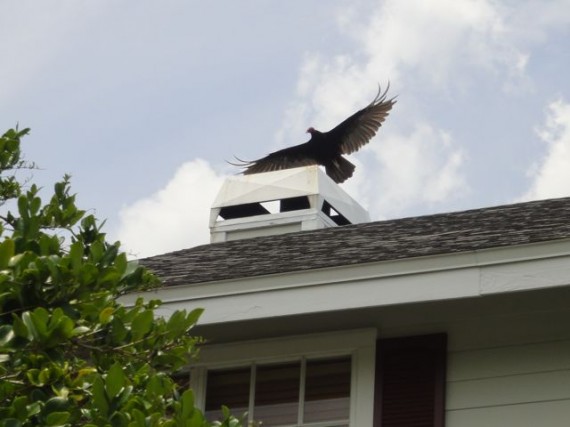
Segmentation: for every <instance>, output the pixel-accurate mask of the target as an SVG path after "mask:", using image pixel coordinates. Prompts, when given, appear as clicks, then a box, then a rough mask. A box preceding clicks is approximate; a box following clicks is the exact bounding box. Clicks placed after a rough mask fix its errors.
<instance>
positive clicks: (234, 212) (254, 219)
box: [210, 166, 370, 243]
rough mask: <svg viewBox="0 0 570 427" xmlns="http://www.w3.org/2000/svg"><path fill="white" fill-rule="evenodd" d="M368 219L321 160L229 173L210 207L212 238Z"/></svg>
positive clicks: (343, 223)
mask: <svg viewBox="0 0 570 427" xmlns="http://www.w3.org/2000/svg"><path fill="white" fill-rule="evenodd" d="M369 220H370V216H369V215H368V212H367V211H366V210H365V209H364V208H363V207H362V206H360V205H359V204H358V203H357V202H356V201H354V199H352V197H350V196H349V195H348V194H347V193H346V192H345V191H344V190H343V189H342V188H340V187H339V186H338V184H336V183H335V182H334V181H333V180H332V179H331V178H329V177H328V176H327V175H326V174H325V173H324V172H323V171H322V170H321V169H320V168H319V167H318V166H306V167H300V168H295V169H285V170H280V171H274V172H265V173H259V174H252V175H239V176H233V177H230V178H228V179H226V181H225V182H224V184H223V185H222V188H221V189H220V191H219V193H218V195H217V197H216V200H215V201H214V203H213V205H212V209H211V211H210V241H211V242H212V243H214V242H224V241H229V240H237V239H246V238H251V237H257V236H268V235H274V234H284V233H291V232H295V231H303V230H316V229H319V228H325V227H336V226H339V225H347V224H357V223H362V222H368V221H369Z"/></svg>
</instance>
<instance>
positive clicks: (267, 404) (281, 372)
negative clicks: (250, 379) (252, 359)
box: [253, 363, 301, 427]
mask: <svg viewBox="0 0 570 427" xmlns="http://www.w3.org/2000/svg"><path fill="white" fill-rule="evenodd" d="M300 378H301V364H300V363H288V364H283V365H267V366H258V367H257V373H256V381H255V409H254V411H253V418H254V419H255V421H262V422H263V426H266V427H273V426H280V425H287V424H296V423H297V414H298V411H299V409H298V408H299V382H300Z"/></svg>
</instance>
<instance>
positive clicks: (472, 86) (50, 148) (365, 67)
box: [0, 0, 570, 256]
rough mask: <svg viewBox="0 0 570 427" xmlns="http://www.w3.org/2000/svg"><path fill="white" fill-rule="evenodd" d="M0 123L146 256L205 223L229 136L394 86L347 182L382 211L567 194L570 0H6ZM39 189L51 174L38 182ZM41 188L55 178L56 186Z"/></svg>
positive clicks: (280, 128)
mask: <svg viewBox="0 0 570 427" xmlns="http://www.w3.org/2000/svg"><path fill="white" fill-rule="evenodd" d="M0 11H1V13H0V58H2V67H0V125H1V126H2V129H7V128H9V127H12V126H14V125H15V124H16V123H19V124H20V126H22V127H23V126H26V127H31V128H32V133H31V135H30V136H29V137H28V138H27V139H26V140H25V142H24V151H25V153H26V157H27V158H28V159H30V160H33V161H35V162H36V163H38V165H39V166H40V168H41V169H40V170H37V171H35V172H34V179H35V180H36V181H38V182H39V183H40V184H42V185H44V186H46V187H47V186H51V184H52V183H53V182H54V181H55V180H57V179H59V178H60V177H61V176H62V175H63V174H64V173H69V174H71V175H72V177H73V178H72V183H73V189H74V191H76V192H77V193H78V199H79V202H80V204H81V206H83V207H86V208H91V209H93V210H94V212H95V213H96V215H97V216H98V217H100V218H106V219H107V225H106V228H107V231H108V233H109V237H110V238H111V239H120V240H121V241H122V242H123V243H124V244H125V247H126V248H127V249H128V250H129V251H130V252H131V253H132V254H134V255H135V256H147V255H152V254H157V253H162V252H167V251H170V250H176V249H181V248H185V247H190V246H194V245H196V244H200V243H207V242H208V229H207V220H208V215H209V206H210V204H211V202H212V200H213V198H214V197H215V195H216V193H217V191H218V188H219V186H220V185H221V183H222V181H223V179H224V177H225V176H227V175H230V174H233V173H236V170H235V168H232V167H231V166H229V165H227V164H226V163H225V160H229V159H231V158H232V156H233V155H234V154H235V155H237V156H238V157H240V158H246V159H253V158H258V157H261V156H263V155H265V154H267V153H268V152H270V151H272V150H274V149H277V148H281V147H284V146H288V145H294V144H298V143H301V142H304V141H305V140H307V135H306V134H305V133H304V132H305V130H306V129H307V128H308V127H309V126H314V127H315V128H317V129H321V130H328V129H329V128H330V127H332V126H334V125H335V124H336V123H338V122H339V121H340V120H342V119H344V118H345V117H346V116H348V115H349V114H351V113H352V112H354V111H355V110H356V109H358V108H360V107H362V106H364V105H365V104H366V103H368V102H369V101H370V100H371V99H372V97H373V96H374V95H375V91H376V87H377V86H376V85H377V84H378V83H381V84H385V83H386V82H387V81H390V83H391V94H394V95H398V103H397V104H396V106H395V107H394V109H393V111H392V114H391V115H390V117H389V118H388V120H387V121H386V123H385V125H384V126H383V127H382V128H381V130H380V132H379V134H378V136H377V137H376V138H375V139H373V140H372V141H371V143H370V144H368V145H367V146H366V147H365V149H363V150H361V151H359V152H358V153H356V154H355V155H353V156H351V158H350V160H351V161H352V162H354V163H355V164H357V171H356V174H355V176H354V177H353V178H352V179H351V180H349V181H347V182H346V183H345V184H343V188H345V190H346V191H348V192H349V193H350V194H351V195H352V196H353V197H354V198H355V199H357V200H358V201H359V202H360V203H361V204H363V205H364V206H365V207H367V208H368V209H369V211H370V213H371V216H372V218H373V219H384V218H397V217H404V216H415V215H423V214H428V213H433V212H445V211H452V210H458V209H468V208H477V207H484V206H491V205H496V204H503V203H511V202H515V201H520V200H531V199H537V198H548V197H560V196H567V195H570V167H568V166H569V164H570V79H569V78H568V71H567V70H568V69H569V68H570V0H552V1H533V0H520V1H508V0H504V1H493V0H472V1H468V0H430V1H425V0H409V1H401V0H384V1H371V0H357V1H355V0H351V1H347V0H329V1H322V0H303V1H301V0H292V1H287V2H277V1H272V2H270V1H261V0H258V1H253V0H242V1H240V2H236V1H229V0H223V1H218V2H198V1H191V0H185V1H182V0H180V1H174V0H163V1H161V2H155V1H145V0H139V1H136V2H135V1H132V0H131V1H126V0H122V1H121V0H98V1H92V0H89V1H88V0H57V1H55V0H45V1H42V2H37V1H31V0H30V1H28V0H20V1H17V2H16V1H9V0H0ZM46 193H47V192H46ZM46 196H47V194H46Z"/></svg>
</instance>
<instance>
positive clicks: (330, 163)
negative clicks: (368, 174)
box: [231, 85, 396, 183]
mask: <svg viewBox="0 0 570 427" xmlns="http://www.w3.org/2000/svg"><path fill="white" fill-rule="evenodd" d="M389 87H390V85H388V87H387V88H386V90H385V91H384V92H382V91H381V89H380V87H379V88H378V94H377V95H376V97H375V98H374V99H373V100H372V102H371V103H370V104H368V105H367V106H366V107H364V108H363V109H361V110H359V111H357V112H356V113H354V114H353V115H351V116H350V117H348V118H347V119H346V120H344V121H343V122H342V123H340V124H339V125H337V126H336V127H334V128H333V129H331V130H330V131H328V132H319V131H315V130H312V132H311V139H310V140H309V141H307V142H305V143H303V144H299V145H295V146H293V147H288V148H284V149H282V150H278V151H275V152H273V153H271V154H268V155H267V156H265V157H262V158H260V159H257V160H253V161H243V160H240V159H238V158H237V157H236V159H237V160H238V162H239V163H231V164H232V165H235V166H239V167H243V168H244V169H245V170H244V171H243V173H244V175H249V174H254V173H262V172H271V171H275V170H282V169H291V168H296V167H301V166H310V165H322V166H325V170H326V172H327V174H328V175H329V176H330V177H331V178H332V179H333V180H334V181H335V182H338V183H340V182H344V181H345V180H346V179H348V178H350V177H351V176H352V174H353V172H354V165H353V164H352V163H350V162H349V161H348V160H346V159H344V158H343V157H342V154H350V153H353V152H355V151H357V150H359V149H360V148H361V147H362V146H363V145H365V144H366V143H368V142H369V141H370V139H372V138H373V137H374V135H376V132H377V131H378V129H379V128H380V126H381V125H382V123H383V122H384V120H385V119H386V117H387V116H388V113H389V112H390V110H391V109H392V106H393V105H394V104H395V102H396V101H395V99H394V98H391V99H386V95H387V93H388V88H389Z"/></svg>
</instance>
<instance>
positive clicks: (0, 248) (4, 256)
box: [0, 239, 15, 269]
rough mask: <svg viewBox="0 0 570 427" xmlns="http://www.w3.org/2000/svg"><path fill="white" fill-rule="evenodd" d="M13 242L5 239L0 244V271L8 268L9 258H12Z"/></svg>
mask: <svg viewBox="0 0 570 427" xmlns="http://www.w3.org/2000/svg"><path fill="white" fill-rule="evenodd" d="M14 249H15V244H14V240H12V239H6V240H4V241H3V242H2V243H0V269H4V268H6V267H8V264H9V262H10V258H12V257H13V256H14Z"/></svg>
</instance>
